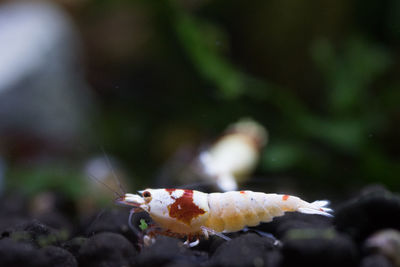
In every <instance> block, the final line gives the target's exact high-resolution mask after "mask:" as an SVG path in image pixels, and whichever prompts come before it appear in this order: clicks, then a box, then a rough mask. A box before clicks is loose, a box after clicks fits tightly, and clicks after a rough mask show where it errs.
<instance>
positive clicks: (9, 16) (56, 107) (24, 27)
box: [0, 1, 91, 143]
mask: <svg viewBox="0 0 400 267" xmlns="http://www.w3.org/2000/svg"><path fill="white" fill-rule="evenodd" d="M0 59H1V60H0V137H1V136H4V135H8V136H9V135H16V136H20V135H22V136H35V137H36V138H40V139H43V140H46V139H47V140H53V142H54V141H55V142H58V143H62V142H63V141H71V140H73V139H77V138H79V136H80V135H81V134H82V131H83V129H84V128H85V126H86V125H87V119H88V113H89V110H90V106H91V98H90V95H89V90H88V86H87V84H86V82H85V80H84V78H83V73H82V67H81V62H80V59H81V51H80V45H79V39H78V37H77V34H76V32H75V29H74V27H73V25H72V23H71V22H70V21H69V19H68V17H67V16H66V14H64V12H63V11H62V10H61V9H60V8H58V7H56V6H55V5H53V4H51V3H47V2H37V1H35V2H30V1H27V2H24V1H15V2H8V3H6V4H2V5H0Z"/></svg>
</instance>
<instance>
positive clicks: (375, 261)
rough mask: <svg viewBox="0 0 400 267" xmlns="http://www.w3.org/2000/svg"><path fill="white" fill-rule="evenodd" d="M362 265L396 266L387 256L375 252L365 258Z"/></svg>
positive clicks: (368, 266)
mask: <svg viewBox="0 0 400 267" xmlns="http://www.w3.org/2000/svg"><path fill="white" fill-rule="evenodd" d="M360 267H395V266H394V265H393V264H392V263H391V262H390V260H388V259H387V258H386V257H385V256H383V255H380V254H373V255H369V256H367V257H365V258H363V259H362V261H361V264H360Z"/></svg>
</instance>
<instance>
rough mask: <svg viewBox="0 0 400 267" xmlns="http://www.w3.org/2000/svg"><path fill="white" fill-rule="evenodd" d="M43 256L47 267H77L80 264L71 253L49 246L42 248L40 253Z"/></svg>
mask: <svg viewBox="0 0 400 267" xmlns="http://www.w3.org/2000/svg"><path fill="white" fill-rule="evenodd" d="M40 252H41V253H42V254H43V257H44V259H45V262H46V265H47V266H49V267H50V266H55V267H56V266H57V267H75V266H78V263H77V261H76V259H75V257H74V256H73V255H72V254H71V253H69V252H68V251H67V250H65V249H62V248H59V247H55V246H48V247H45V248H42V249H41V251H40Z"/></svg>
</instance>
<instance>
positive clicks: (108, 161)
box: [101, 146, 126, 195]
mask: <svg viewBox="0 0 400 267" xmlns="http://www.w3.org/2000/svg"><path fill="white" fill-rule="evenodd" d="M101 151H103V154H104V158H105V159H106V161H107V165H108V167H109V168H110V170H111V173H112V176H113V177H114V181H115V182H116V183H117V185H118V187H119V189H120V190H121V192H122V194H124V195H125V194H126V190H124V187H123V186H122V184H121V182H120V180H119V179H118V177H117V175H116V174H115V171H114V168H113V166H112V164H111V161H110V159H109V157H108V156H107V153H106V151H105V150H104V147H103V146H101Z"/></svg>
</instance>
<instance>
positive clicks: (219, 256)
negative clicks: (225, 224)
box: [210, 233, 280, 267]
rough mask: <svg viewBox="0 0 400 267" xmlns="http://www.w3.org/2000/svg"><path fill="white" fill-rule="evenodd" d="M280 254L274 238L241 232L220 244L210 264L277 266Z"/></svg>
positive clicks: (258, 266) (257, 266)
mask: <svg viewBox="0 0 400 267" xmlns="http://www.w3.org/2000/svg"><path fill="white" fill-rule="evenodd" d="M279 260H280V254H279V252H278V251H277V249H276V246H275V245H274V240H273V239H271V238H267V237H261V236H259V235H257V234H254V233H247V234H243V235H241V236H239V237H236V238H234V239H232V240H230V241H228V242H225V243H223V244H222V245H220V246H219V247H218V248H217V250H216V251H215V253H214V254H213V256H212V258H211V261H210V265H211V266H252V267H254V266H256V267H261V266H278V263H279Z"/></svg>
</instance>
